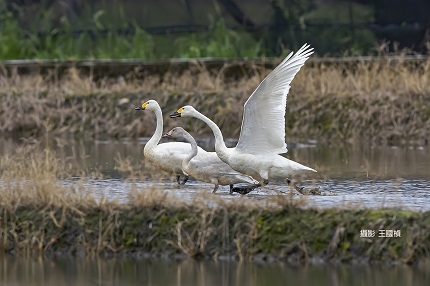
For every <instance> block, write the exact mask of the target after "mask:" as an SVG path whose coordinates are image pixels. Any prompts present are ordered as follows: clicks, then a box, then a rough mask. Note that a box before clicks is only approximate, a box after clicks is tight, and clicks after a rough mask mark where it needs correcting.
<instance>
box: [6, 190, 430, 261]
mask: <svg viewBox="0 0 430 286" xmlns="http://www.w3.org/2000/svg"><path fill="white" fill-rule="evenodd" d="M151 195H152V196H154V193H152V194H151ZM155 196H156V198H155V200H154V198H152V199H151V200H149V201H148V193H146V194H145V193H144V192H142V193H140V192H139V193H137V194H136V197H134V198H133V199H134V203H130V204H128V205H117V204H114V203H106V202H105V203H101V204H95V205H92V206H90V205H88V204H86V203H83V202H81V203H78V204H74V205H73V206H72V205H71V204H68V203H63V204H58V202H56V203H51V202H49V201H46V202H45V203H40V202H37V203H27V204H23V203H16V204H15V205H13V208H9V207H6V206H5V205H2V206H1V208H0V211H1V218H2V226H1V233H2V235H1V242H2V243H1V251H2V252H4V253H7V254H13V255H30V254H31V255H78V256H82V255H84V256H85V255H101V256H103V257H110V256H118V255H119V256H138V257H139V256H157V257H159V256H163V257H172V258H173V257H187V256H188V257H195V258H210V259H240V260H242V259H244V260H249V259H251V260H259V261H276V260H280V261H288V262H291V263H309V262H322V261H325V262H328V261H332V262H346V263H352V262H387V263H407V264H414V263H418V262H419V261H421V260H423V259H426V258H427V259H428V256H429V252H430V248H429V245H428V243H427V242H428V241H429V239H430V229H429V227H428V226H429V222H430V212H426V213H416V212H410V211H401V210H395V209H391V210H390V209H381V210H338V209H327V210H316V209H306V208H300V207H298V206H295V205H294V203H292V201H289V200H288V199H286V198H278V203H279V204H278V206H277V207H273V208H261V207H258V208H257V207H251V206H249V205H248V206H240V205H234V204H229V203H228V202H225V204H224V206H223V207H216V208H207V207H199V206H196V205H188V206H185V205H184V206H175V205H174V202H173V201H169V199H166V197H163V193H162V192H160V194H157V195H155ZM371 230H372V231H373V234H369V233H367V231H371ZM363 231H366V233H365V234H363ZM381 231H383V232H384V233H383V237H380V236H381ZM364 235H373V237H367V238H366V237H362V236H364Z"/></svg>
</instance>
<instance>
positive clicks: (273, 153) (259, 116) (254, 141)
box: [170, 44, 316, 185]
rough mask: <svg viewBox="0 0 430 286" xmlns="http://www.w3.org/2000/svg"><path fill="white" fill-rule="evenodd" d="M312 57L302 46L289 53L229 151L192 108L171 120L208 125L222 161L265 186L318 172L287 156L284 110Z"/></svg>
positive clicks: (252, 101)
mask: <svg viewBox="0 0 430 286" xmlns="http://www.w3.org/2000/svg"><path fill="white" fill-rule="evenodd" d="M312 53H313V51H312V49H310V48H309V46H308V45H306V44H305V45H303V46H302V47H301V48H300V49H299V50H298V51H297V53H296V54H294V55H293V53H290V54H289V55H288V56H287V58H286V59H284V60H283V61H282V62H281V63H280V64H279V65H278V66H277V67H276V68H275V69H274V70H273V71H272V72H271V73H270V74H269V75H268V76H267V77H266V78H265V79H264V80H263V81H262V82H261V83H260V85H259V86H258V87H257V89H256V90H255V91H254V92H253V93H252V95H251V96H250V97H249V99H248V100H247V101H246V103H245V106H244V113H243V120H242V127H241V131H240V137H239V141H238V143H237V145H236V147H234V148H227V147H226V145H225V143H224V139H223V135H222V133H221V130H220V129H219V127H218V126H217V125H216V124H215V123H214V122H213V121H212V120H210V119H209V118H208V117H206V116H204V115H203V114H201V113H200V112H198V111H197V110H196V109H195V108H194V107H192V106H189V105H188V106H184V107H182V108H180V109H178V111H176V112H174V113H172V114H170V117H172V118H175V117H195V118H197V119H200V120H202V121H203V122H205V123H206V124H207V125H208V126H209V127H210V128H211V129H212V131H213V133H214V136H215V151H216V153H217V155H218V156H219V158H220V159H221V160H222V161H223V162H225V163H227V164H228V165H230V167H231V168H232V169H234V170H236V171H238V172H241V173H243V174H247V175H249V176H251V177H253V178H254V179H256V180H258V181H259V183H260V184H262V185H265V184H267V183H268V182H269V181H280V180H287V181H288V182H289V179H288V177H290V176H292V175H297V174H302V173H305V172H316V171H315V170H314V169H312V168H309V167H307V166H304V165H302V164H300V163H297V162H295V161H292V160H289V159H287V158H285V157H283V156H281V155H279V154H282V153H286V152H287V151H288V150H287V144H286V143H285V109H286V100H287V95H288V91H289V89H290V83H291V81H292V80H293V78H294V76H295V75H296V74H297V73H298V72H299V70H300V68H301V67H302V66H303V65H304V63H305V61H306V60H307V59H308V58H309V56H310V55H311V54H312Z"/></svg>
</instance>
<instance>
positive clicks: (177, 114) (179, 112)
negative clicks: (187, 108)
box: [170, 107, 184, 118]
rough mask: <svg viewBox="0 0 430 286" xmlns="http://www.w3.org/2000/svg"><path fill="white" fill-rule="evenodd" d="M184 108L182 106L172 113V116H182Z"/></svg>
mask: <svg viewBox="0 0 430 286" xmlns="http://www.w3.org/2000/svg"><path fill="white" fill-rule="evenodd" d="M182 110H184V109H183V108H182V107H181V108H179V109H178V111H175V112H173V113H170V118H177V117H181V113H182Z"/></svg>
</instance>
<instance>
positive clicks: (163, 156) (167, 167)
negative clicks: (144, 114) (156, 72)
mask: <svg viewBox="0 0 430 286" xmlns="http://www.w3.org/2000/svg"><path fill="white" fill-rule="evenodd" d="M135 110H151V111H153V112H154V114H155V117H156V120H157V127H156V129H155V132H154V135H152V137H151V139H149V141H148V142H147V143H146V144H145V147H144V149H143V154H144V156H145V159H146V160H148V161H149V162H151V163H152V164H154V165H155V166H157V167H158V168H160V169H162V170H164V171H167V172H169V173H174V174H175V175H176V178H177V181H178V183H179V182H180V180H179V179H180V175H185V179H184V182H183V183H185V182H186V181H187V180H188V176H187V175H186V174H184V173H183V172H182V167H181V165H182V161H183V159H184V158H185V157H186V156H187V155H188V154H189V153H190V152H191V146H190V144H188V143H184V142H169V143H162V144H158V143H159V142H160V139H161V137H162V134H163V114H162V112H161V108H160V105H159V104H158V103H157V102H156V101H155V100H148V101H147V102H145V103H143V104H142V105H141V106H139V107H136V108H135ZM197 151H198V153H206V151H205V150H203V149H202V148H200V147H198V149H197Z"/></svg>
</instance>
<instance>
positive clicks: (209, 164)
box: [164, 127, 258, 193]
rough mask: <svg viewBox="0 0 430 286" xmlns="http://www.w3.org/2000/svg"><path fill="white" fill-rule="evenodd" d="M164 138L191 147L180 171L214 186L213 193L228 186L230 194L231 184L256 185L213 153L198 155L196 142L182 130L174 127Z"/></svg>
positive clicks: (248, 177) (251, 179)
mask: <svg viewBox="0 0 430 286" xmlns="http://www.w3.org/2000/svg"><path fill="white" fill-rule="evenodd" d="M164 136H166V137H170V138H174V139H182V140H185V141H186V142H188V143H189V144H190V145H191V151H190V153H189V154H188V155H187V156H186V157H185V158H184V159H183V161H182V170H183V172H184V173H185V174H187V175H190V176H192V177H194V178H195V179H196V180H198V181H202V182H206V183H211V184H214V185H215V187H214V190H213V192H214V193H215V192H216V191H217V190H218V186H219V185H222V186H223V185H230V192H231V191H232V185H233V184H238V183H248V184H254V185H255V184H258V182H257V181H256V180H254V179H253V178H251V177H250V176H247V175H243V174H241V173H239V172H236V171H234V170H233V169H232V168H231V167H230V166H229V165H227V164H226V163H224V162H223V161H221V159H220V158H219V157H218V156H217V154H216V153H215V152H205V153H199V154H198V152H197V143H196V140H194V138H193V137H192V136H191V135H190V134H189V133H188V132H187V131H185V130H184V129H183V128H181V127H175V128H173V129H172V130H170V131H169V132H168V133H166V134H165V135H164Z"/></svg>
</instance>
